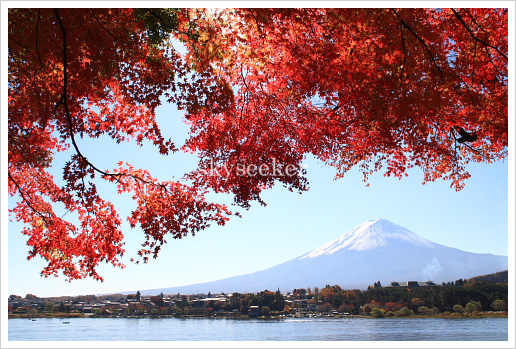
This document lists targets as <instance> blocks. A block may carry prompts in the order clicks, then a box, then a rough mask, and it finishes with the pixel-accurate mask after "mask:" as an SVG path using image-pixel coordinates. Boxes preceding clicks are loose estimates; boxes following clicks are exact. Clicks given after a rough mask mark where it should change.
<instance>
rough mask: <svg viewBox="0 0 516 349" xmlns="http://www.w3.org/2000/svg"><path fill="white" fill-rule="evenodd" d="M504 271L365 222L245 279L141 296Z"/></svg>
mask: <svg viewBox="0 0 516 349" xmlns="http://www.w3.org/2000/svg"><path fill="white" fill-rule="evenodd" d="M507 268H508V257H506V256H496V255H492V254H478V253H471V252H465V251H462V250H458V249H455V248H450V247H446V246H443V245H439V244H436V243H434V242H431V241H429V240H426V239H424V238H422V237H420V236H418V235H416V234H414V233H413V232H411V231H409V230H407V229H405V228H403V227H401V226H399V225H396V224H394V223H391V222H389V221H387V220H384V219H377V220H371V221H367V222H365V223H363V224H361V225H359V226H358V227H356V228H355V229H352V230H351V231H349V232H347V233H345V234H344V235H342V236H340V237H338V238H337V239H335V240H333V241H330V242H329V243H327V244H324V245H322V246H320V247H317V248H315V249H314V250H312V251H310V252H308V253H306V254H304V255H302V256H300V257H297V258H294V259H292V260H290V261H287V262H285V263H282V264H279V265H276V266H274V267H271V268H268V269H265V270H261V271H257V272H255V273H251V274H245V275H240V276H234V277H230V278H226V279H221V280H217V281H213V282H207V283H200V284H194V285H188V286H179V287H170V288H163V289H154V290H146V291H141V292H142V294H158V293H160V292H163V293H164V294H174V293H178V292H179V293H182V294H189V293H207V292H208V291H210V292H256V291H262V290H265V289H269V290H276V289H278V288H279V289H280V290H282V291H291V290H293V289H294V288H302V287H305V288H306V287H314V286H317V287H324V286H325V285H326V284H330V285H335V284H338V285H340V286H341V287H342V288H344V289H354V288H359V289H365V288H367V286H369V285H371V284H372V283H373V282H374V281H377V280H380V281H381V283H382V284H383V285H387V284H389V283H390V282H391V281H409V280H417V281H427V280H432V281H435V282H436V283H441V282H443V281H450V280H457V279H460V278H463V279H465V278H470V277H473V276H477V275H482V274H488V273H494V272H498V271H501V270H506V269H507Z"/></svg>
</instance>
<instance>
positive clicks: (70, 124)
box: [54, 9, 168, 191]
mask: <svg viewBox="0 0 516 349" xmlns="http://www.w3.org/2000/svg"><path fill="white" fill-rule="evenodd" d="M54 13H55V15H56V19H57V22H58V24H59V27H60V28H61V34H62V36H63V94H62V96H61V98H60V100H59V102H58V103H57V104H56V106H55V107H54V113H55V112H56V111H57V108H58V107H59V106H60V105H62V106H63V107H64V110H65V116H66V119H67V121H68V131H69V132H70V139H71V141H72V145H73V147H74V149H75V152H76V153H77V155H78V156H79V157H80V158H81V159H82V160H83V161H84V162H86V163H87V164H88V166H90V167H91V168H92V169H93V170H95V171H97V172H98V173H100V174H102V175H103V176H107V177H112V178H115V180H116V181H117V182H120V177H124V176H128V177H131V178H133V179H135V180H138V181H140V182H143V183H146V184H151V185H155V186H159V187H160V188H162V189H164V190H165V191H167V190H168V189H167V187H166V186H165V185H163V184H156V183H154V182H151V181H148V180H145V179H143V178H141V177H138V176H135V175H133V174H129V173H109V172H105V171H102V170H100V169H99V168H97V167H96V166H95V165H93V164H92V163H91V162H90V161H89V160H88V159H87V158H86V157H85V156H84V155H83V154H82V152H81V150H80V149H79V146H78V145H77V142H76V141H75V136H74V131H73V122H72V118H71V116H70V111H69V109H68V102H67V95H68V54H67V52H68V50H67V45H66V28H65V26H64V24H63V21H62V19H61V16H60V15H59V10H58V9H54Z"/></svg>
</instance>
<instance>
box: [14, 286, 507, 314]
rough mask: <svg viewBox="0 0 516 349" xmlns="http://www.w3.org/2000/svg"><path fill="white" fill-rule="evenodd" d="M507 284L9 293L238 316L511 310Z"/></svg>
mask: <svg viewBox="0 0 516 349" xmlns="http://www.w3.org/2000/svg"><path fill="white" fill-rule="evenodd" d="M507 310H508V284H507V282H494V281H489V280H485V279H470V280H467V281H465V280H462V279H460V280H457V281H455V282H449V283H447V284H444V283H443V284H442V285H440V286H431V287H415V288H400V287H381V285H380V283H379V282H378V283H375V284H374V286H370V287H369V288H368V289H367V290H365V291H361V290H344V289H342V288H341V287H340V286H338V285H334V286H330V285H326V287H324V288H322V289H319V288H317V287H314V288H313V289H311V288H307V289H304V288H299V289H295V290H293V292H289V293H281V292H280V290H277V291H275V292H272V291H268V290H265V291H261V292H258V293H246V294H241V293H221V294H211V293H209V294H208V295H205V294H197V295H181V294H176V295H163V294H159V295H156V296H142V295H140V293H139V292H138V293H137V294H131V295H121V294H113V295H106V296H94V295H88V296H78V297H49V298H39V297H36V296H34V295H32V294H28V295H26V296H25V297H24V298H23V297H20V296H17V295H11V296H10V297H9V317H10V318H16V317H25V318H31V317H32V318H33V317H83V316H98V317H100V316H102V317H106V316H108V317H125V316H174V317H207V316H208V317H234V318H248V317H253V316H266V317H283V316H306V315H310V314H311V315H315V316H372V317H375V318H382V317H407V316H417V317H430V316H432V317H464V316H468V317H478V316H507Z"/></svg>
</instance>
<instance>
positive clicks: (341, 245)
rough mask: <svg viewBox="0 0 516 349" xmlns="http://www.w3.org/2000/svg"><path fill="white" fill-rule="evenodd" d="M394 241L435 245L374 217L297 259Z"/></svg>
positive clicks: (359, 249) (362, 248)
mask: <svg viewBox="0 0 516 349" xmlns="http://www.w3.org/2000/svg"><path fill="white" fill-rule="evenodd" d="M394 241H396V242H397V243H399V242H404V243H408V244H411V245H416V246H423V247H436V246H437V244H435V243H433V242H431V241H429V240H426V239H424V238H422V237H420V236H418V235H416V234H414V233H413V232H411V231H410V230H407V229H405V228H403V227H401V226H399V225H397V224H394V223H391V222H389V221H388V220H386V219H376V220H369V221H366V222H364V223H362V224H360V225H359V226H358V227H356V228H354V229H352V230H350V231H348V232H347V233H345V234H344V235H341V236H340V237H338V238H337V239H335V240H333V241H330V242H328V243H326V244H324V245H322V246H319V247H317V248H316V249H314V250H312V251H310V252H308V253H307V254H305V255H303V256H301V257H300V258H299V259H304V258H314V257H318V256H322V255H331V254H334V253H335V252H337V251H339V250H342V249H347V250H357V251H363V250H370V249H374V248H376V247H380V246H388V245H390V244H392V243H393V242H394Z"/></svg>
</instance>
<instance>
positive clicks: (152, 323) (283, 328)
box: [8, 318, 508, 341]
mask: <svg viewBox="0 0 516 349" xmlns="http://www.w3.org/2000/svg"><path fill="white" fill-rule="evenodd" d="M63 321H70V323H69V324H63ZM8 335H9V337H8V339H9V341H242V340H245V341H436V340H438V341H507V340H508V321H507V318H484V319H363V318H353V319H350V318H344V319H335V318H328V319H324V318H319V319H310V318H306V319H305V318H301V319H294V318H289V319H285V320H270V321H268V320H231V319H176V318H164V319H148V318H144V319H127V318H119V319H109V318H97V319H92V318H79V319H38V320H37V321H29V320H27V319H9V320H8Z"/></svg>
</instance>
